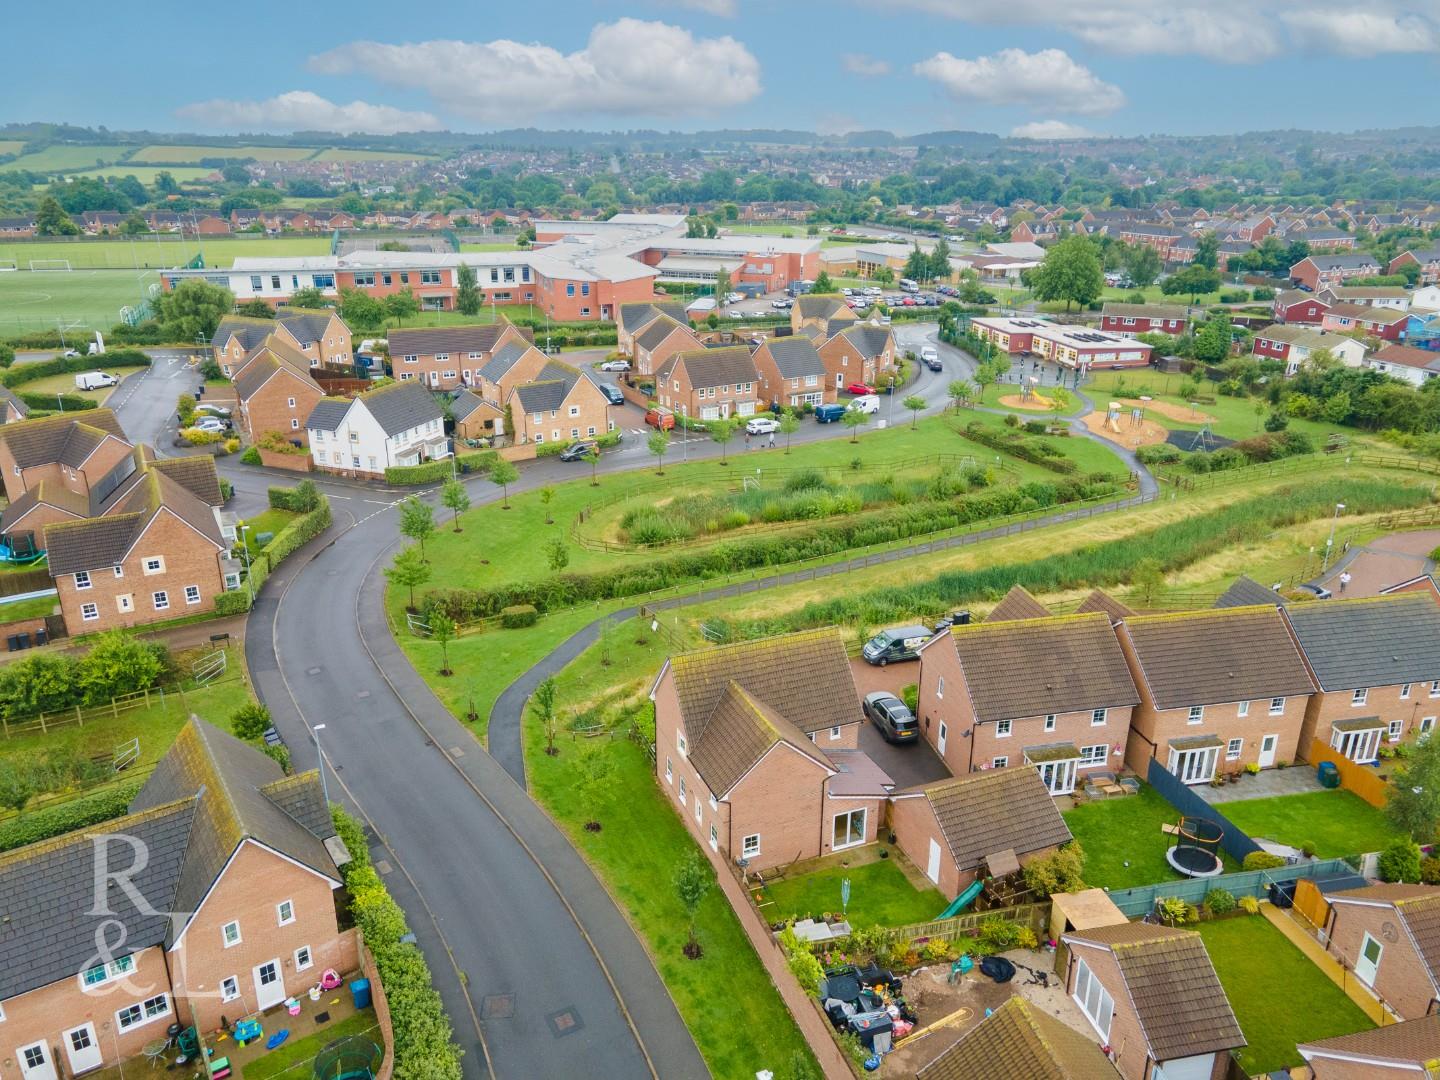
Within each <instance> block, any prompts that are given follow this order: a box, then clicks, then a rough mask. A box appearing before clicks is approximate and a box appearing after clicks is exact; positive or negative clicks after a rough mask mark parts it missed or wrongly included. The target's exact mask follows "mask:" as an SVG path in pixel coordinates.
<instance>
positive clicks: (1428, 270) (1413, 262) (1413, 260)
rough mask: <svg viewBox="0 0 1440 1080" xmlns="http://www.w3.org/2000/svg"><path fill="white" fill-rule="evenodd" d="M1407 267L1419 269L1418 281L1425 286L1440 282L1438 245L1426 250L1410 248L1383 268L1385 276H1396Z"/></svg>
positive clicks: (1439, 247) (1439, 245) (1439, 250)
mask: <svg viewBox="0 0 1440 1080" xmlns="http://www.w3.org/2000/svg"><path fill="white" fill-rule="evenodd" d="M1407 266H1418V267H1419V268H1420V281H1421V282H1422V283H1423V284H1426V285H1433V284H1434V283H1435V282H1440V244H1432V245H1430V246H1429V247H1427V248H1410V249H1409V250H1407V251H1402V252H1400V254H1399V255H1396V256H1395V257H1394V258H1393V259H1391V260H1390V263H1389V265H1387V266H1386V267H1385V272H1386V273H1387V274H1398V273H1400V272H1401V271H1402V270H1403V269H1404V268H1405V267H1407Z"/></svg>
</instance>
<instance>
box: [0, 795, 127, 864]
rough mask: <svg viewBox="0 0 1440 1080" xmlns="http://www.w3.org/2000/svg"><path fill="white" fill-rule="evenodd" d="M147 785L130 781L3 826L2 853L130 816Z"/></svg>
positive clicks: (1, 835) (29, 814) (44, 809)
mask: <svg viewBox="0 0 1440 1080" xmlns="http://www.w3.org/2000/svg"><path fill="white" fill-rule="evenodd" d="M144 783H145V781H143V780H130V781H127V782H126V783H123V784H116V785H115V786H113V787H108V788H106V789H105V790H104V791H97V792H94V793H93V794H90V795H82V796H81V797H80V798H78V799H71V800H70V801H69V802H67V803H62V804H61V805H59V806H51V807H44V808H41V809H39V810H31V811H30V812H29V813H28V814H25V815H24V816H23V817H18V818H15V819H14V820H12V821H7V822H5V823H4V824H3V825H0V851H9V850H11V849H12V848H18V847H24V846H25V845H26V844H33V843H36V842H37V841H40V840H48V839H50V838H51V837H52V836H62V835H64V834H65V833H68V832H74V831H75V830H76V829H83V828H85V827H87V826H89V825H96V824H98V823H99V822H102V821H109V820H110V819H111V818H117V817H120V816H121V815H123V814H126V813H128V812H129V810H130V800H131V799H133V798H135V796H136V795H137V794H139V792H140V788H141V785H143V784H144Z"/></svg>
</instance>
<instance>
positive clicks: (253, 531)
mask: <svg viewBox="0 0 1440 1080" xmlns="http://www.w3.org/2000/svg"><path fill="white" fill-rule="evenodd" d="M299 516H300V515H299V514H296V513H295V512H294V511H292V510H277V509H275V508H274V507H271V508H270V509H269V510H266V511H264V512H262V513H259V514H255V515H254V516H253V517H248V518H246V519H245V520H244V524H245V525H248V526H250V528H249V530H248V535H249V537H250V554H251V555H254V554H256V553H258V552H260V551H263V550H264V548H262V547H261V546H260V544H259V541H258V539H257V538H258V537H259V535H260V534H261V533H270V534H271V540H272V541H273V540H274V538H275V536H276V535H277V534H278V533H279V532H280V530H281V529H283V528H284V527H285V526H286V525H289V524H290V522H292V521H294V520H295V519H296V518H297V517H299Z"/></svg>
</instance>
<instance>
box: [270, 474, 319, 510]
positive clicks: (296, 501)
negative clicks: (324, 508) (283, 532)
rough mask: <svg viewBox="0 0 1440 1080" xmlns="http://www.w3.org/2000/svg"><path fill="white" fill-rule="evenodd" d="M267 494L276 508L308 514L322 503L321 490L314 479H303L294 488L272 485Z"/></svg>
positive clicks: (272, 506) (271, 504)
mask: <svg viewBox="0 0 1440 1080" xmlns="http://www.w3.org/2000/svg"><path fill="white" fill-rule="evenodd" d="M266 494H267V496H268V497H269V499H270V506H271V508H272V509H274V510H290V511H293V512H294V513H297V514H308V513H310V511H311V510H314V509H316V508H317V507H318V506H319V505H320V491H319V489H318V488H316V486H315V481H313V480H301V481H300V483H298V484H296V485H295V486H294V487H293V488H287V487H272V488H270V490H269V491H268V492H267V493H266Z"/></svg>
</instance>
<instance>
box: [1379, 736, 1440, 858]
mask: <svg viewBox="0 0 1440 1080" xmlns="http://www.w3.org/2000/svg"><path fill="white" fill-rule="evenodd" d="M1395 772H1396V777H1395V784H1394V785H1393V786H1392V787H1391V788H1390V796H1389V798H1388V799H1386V800H1385V813H1386V815H1387V816H1388V817H1389V818H1390V820H1391V821H1392V822H1394V823H1395V827H1396V828H1397V829H1401V830H1403V831H1404V832H1405V833H1407V834H1409V835H1410V836H1411V837H1412V838H1413V839H1415V840H1418V841H1420V842H1421V843H1422V844H1428V843H1430V841H1431V840H1433V839H1434V838H1435V833H1436V826H1437V824H1440V739H1436V738H1433V737H1432V738H1429V739H1426V740H1425V741H1424V742H1422V743H1418V744H1416V746H1415V750H1414V753H1413V754H1412V755H1411V756H1410V758H1409V760H1407V761H1406V762H1405V764H1404V765H1402V766H1400V767H1398V768H1397V769H1396V770H1395Z"/></svg>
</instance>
